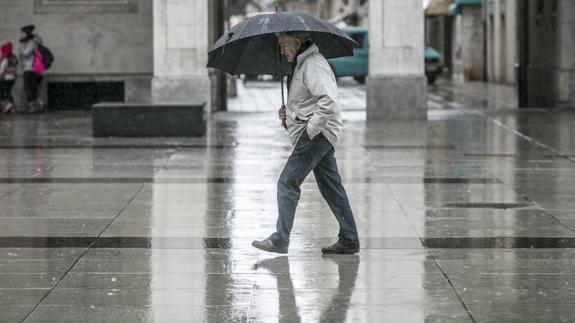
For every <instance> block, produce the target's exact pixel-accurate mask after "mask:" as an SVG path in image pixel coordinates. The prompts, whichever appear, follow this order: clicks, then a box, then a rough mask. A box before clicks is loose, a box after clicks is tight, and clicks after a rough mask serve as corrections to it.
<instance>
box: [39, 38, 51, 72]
mask: <svg viewBox="0 0 575 323" xmlns="http://www.w3.org/2000/svg"><path fill="white" fill-rule="evenodd" d="M38 51H39V52H40V55H41V57H42V65H44V69H45V70H49V69H50V67H52V63H54V55H53V54H52V51H50V49H48V47H46V46H44V45H42V44H38Z"/></svg>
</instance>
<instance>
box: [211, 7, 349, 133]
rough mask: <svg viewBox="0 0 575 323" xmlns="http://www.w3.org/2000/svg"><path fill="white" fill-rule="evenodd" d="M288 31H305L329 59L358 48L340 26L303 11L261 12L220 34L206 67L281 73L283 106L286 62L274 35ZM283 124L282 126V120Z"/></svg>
mask: <svg viewBox="0 0 575 323" xmlns="http://www.w3.org/2000/svg"><path fill="white" fill-rule="evenodd" d="M289 31H305V32H308V33H309V34H310V36H311V39H312V41H313V43H314V44H316V45H317V46H318V47H319V50H320V53H321V54H322V55H323V56H324V57H325V58H328V59H329V58H335V57H341V56H352V55H353V49H354V48H355V47H357V43H356V42H355V41H354V40H353V39H351V38H350V37H349V36H348V35H347V34H345V33H344V32H342V31H341V30H340V29H339V28H337V27H335V26H334V25H332V24H330V23H328V22H326V21H323V20H321V19H318V18H315V17H313V16H310V15H308V14H306V13H273V14H261V15H257V16H254V17H253V18H251V19H249V20H246V21H244V22H241V23H239V24H237V25H235V26H234V27H232V28H231V29H230V30H229V31H227V32H226V33H225V34H224V35H223V36H221V37H220V39H218V41H217V42H216V44H215V45H214V47H213V49H212V50H210V52H209V53H208V67H214V68H217V69H220V70H222V71H224V72H227V73H229V74H232V75H239V74H272V75H278V76H281V77H282V78H281V92H282V107H283V106H284V91H283V75H285V74H286V72H287V67H288V66H289V65H288V64H285V63H284V61H285V58H282V57H281V55H280V51H279V48H278V41H277V38H276V35H275V34H276V33H280V32H289ZM282 124H283V126H284V127H285V122H284V123H282Z"/></svg>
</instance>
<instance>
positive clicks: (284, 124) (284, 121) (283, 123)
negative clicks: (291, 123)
mask: <svg viewBox="0 0 575 323" xmlns="http://www.w3.org/2000/svg"><path fill="white" fill-rule="evenodd" d="M281 108H282V109H284V112H285V110H286V106H285V105H283V104H282V107H281ZM282 127H283V128H284V129H285V130H287V123H286V119H282Z"/></svg>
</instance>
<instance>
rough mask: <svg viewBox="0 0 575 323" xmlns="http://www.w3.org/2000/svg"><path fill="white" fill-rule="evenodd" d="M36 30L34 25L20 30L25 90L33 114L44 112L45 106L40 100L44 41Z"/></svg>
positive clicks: (29, 109) (29, 108)
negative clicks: (41, 51) (40, 48)
mask: <svg viewBox="0 0 575 323" xmlns="http://www.w3.org/2000/svg"><path fill="white" fill-rule="evenodd" d="M35 28H36V26H34V25H27V26H24V27H22V29H21V30H20V31H21V34H20V60H21V61H22V69H23V71H24V89H25V91H26V99H27V100H28V112H32V113H34V112H42V111H44V104H43V103H42V102H41V101H40V100H39V89H40V85H41V84H42V79H43V76H42V73H43V72H44V68H43V67H42V66H41V64H42V56H41V53H40V51H39V47H40V46H41V45H42V39H41V38H40V37H39V36H38V35H36V34H35V33H34V29H35Z"/></svg>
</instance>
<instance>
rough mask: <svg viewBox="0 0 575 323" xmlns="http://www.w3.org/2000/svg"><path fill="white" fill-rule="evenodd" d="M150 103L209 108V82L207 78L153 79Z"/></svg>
mask: <svg viewBox="0 0 575 323" xmlns="http://www.w3.org/2000/svg"><path fill="white" fill-rule="evenodd" d="M152 102H154V103H162V102H163V103H168V102H186V103H191V104H202V103H205V104H206V106H207V107H208V111H209V107H210V103H211V82H210V78H209V77H208V76H205V77H203V76H198V77H154V78H153V79H152Z"/></svg>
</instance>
